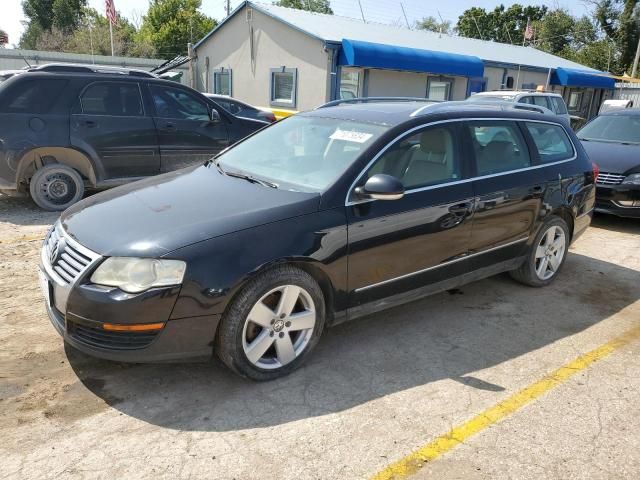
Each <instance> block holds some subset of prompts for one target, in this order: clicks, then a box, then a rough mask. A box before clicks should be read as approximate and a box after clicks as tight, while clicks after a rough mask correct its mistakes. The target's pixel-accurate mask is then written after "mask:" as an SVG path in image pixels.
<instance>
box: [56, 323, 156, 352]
mask: <svg viewBox="0 0 640 480" xmlns="http://www.w3.org/2000/svg"><path fill="white" fill-rule="evenodd" d="M67 332H68V334H69V335H70V336H71V337H72V338H73V339H75V340H77V341H78V342H81V343H83V344H85V345H88V346H90V347H98V348H106V349H109V350H138V349H141V348H145V347H147V346H148V345H149V344H150V343H151V342H153V340H154V339H155V338H156V336H157V335H158V332H157V331H154V332H110V331H107V330H103V329H102V328H98V327H89V326H87V325H83V324H80V323H76V322H70V321H68V320H67Z"/></svg>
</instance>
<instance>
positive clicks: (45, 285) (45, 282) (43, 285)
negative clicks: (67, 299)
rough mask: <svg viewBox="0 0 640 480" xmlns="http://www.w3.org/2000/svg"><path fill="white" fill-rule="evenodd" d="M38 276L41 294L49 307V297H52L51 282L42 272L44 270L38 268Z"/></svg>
mask: <svg viewBox="0 0 640 480" xmlns="http://www.w3.org/2000/svg"><path fill="white" fill-rule="evenodd" d="M38 277H39V279H40V290H42V296H43V297H44V301H45V302H46V305H47V307H51V306H52V305H51V297H52V291H51V289H52V286H51V282H50V281H49V279H48V278H47V276H46V275H45V274H44V272H43V271H42V270H40V269H38Z"/></svg>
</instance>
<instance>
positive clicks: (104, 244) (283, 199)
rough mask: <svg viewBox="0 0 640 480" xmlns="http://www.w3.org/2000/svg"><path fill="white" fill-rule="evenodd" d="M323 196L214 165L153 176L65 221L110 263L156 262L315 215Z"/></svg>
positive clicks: (95, 199) (91, 201)
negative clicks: (112, 259) (116, 259)
mask: <svg viewBox="0 0 640 480" xmlns="http://www.w3.org/2000/svg"><path fill="white" fill-rule="evenodd" d="M319 204H320V195H319V194H317V193H302V192H292V191H288V190H281V189H274V188H270V187H265V186H262V185H259V184H255V183H251V182H249V181H247V180H243V179H240V178H234V177H229V176H227V175H224V174H222V173H220V172H219V171H218V169H217V168H216V167H215V165H213V164H212V163H211V164H210V165H209V166H199V167H195V168H187V169H184V170H179V171H176V172H171V173H168V174H164V175H159V176H157V177H151V178H148V179H145V180H141V181H139V182H134V183H131V184H128V185H124V186H122V187H118V188H114V189H112V190H108V191H105V192H102V193H99V194H96V195H93V196H91V197H88V198H86V199H84V200H83V201H81V202H79V203H77V204H76V205H74V206H72V207H71V208H69V209H68V210H66V211H65V212H64V213H63V214H62V216H61V218H60V221H61V223H62V227H63V228H64V230H65V231H66V232H67V233H68V234H69V235H70V236H71V237H72V238H73V239H74V240H76V241H77V242H79V243H80V244H82V245H84V246H85V247H87V248H89V249H91V250H93V251H95V252H97V253H99V254H101V255H105V256H138V257H157V256H161V255H164V254H166V253H168V252H170V251H172V250H175V249H177V248H180V247H183V246H186V245H189V244H192V243H196V242H199V241H202V240H207V239H209V238H213V237H217V236H220V235H224V234H227V233H232V232H235V231H238V230H242V229H246V228H251V227H254V226H258V225H263V224H266V223H270V222H275V221H278V220H284V219H286V218H291V217H294V216H298V215H305V214H308V213H311V212H314V211H317V210H318V208H319Z"/></svg>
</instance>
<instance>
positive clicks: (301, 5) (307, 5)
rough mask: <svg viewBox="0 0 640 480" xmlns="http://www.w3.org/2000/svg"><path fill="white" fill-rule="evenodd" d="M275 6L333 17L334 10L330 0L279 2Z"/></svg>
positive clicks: (279, 0)
mask: <svg viewBox="0 0 640 480" xmlns="http://www.w3.org/2000/svg"><path fill="white" fill-rule="evenodd" d="M274 5H278V6H279V7H288V8H295V9H297V10H308V11H309V12H316V13H328V14H329V15H333V10H331V5H330V4H329V0H278V1H277V2H275V3H274Z"/></svg>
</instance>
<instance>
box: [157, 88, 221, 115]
mask: <svg viewBox="0 0 640 480" xmlns="http://www.w3.org/2000/svg"><path fill="white" fill-rule="evenodd" d="M150 88H151V95H152V96H153V103H154V105H155V107H156V114H157V115H158V116H159V117H162V118H175V119H181V120H209V119H210V117H209V107H208V106H207V104H206V103H205V102H203V101H201V100H200V99H199V98H197V97H195V96H194V95H191V94H189V93H187V92H185V91H184V90H182V89H180V88H173V87H165V86H159V85H151V86H150Z"/></svg>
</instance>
